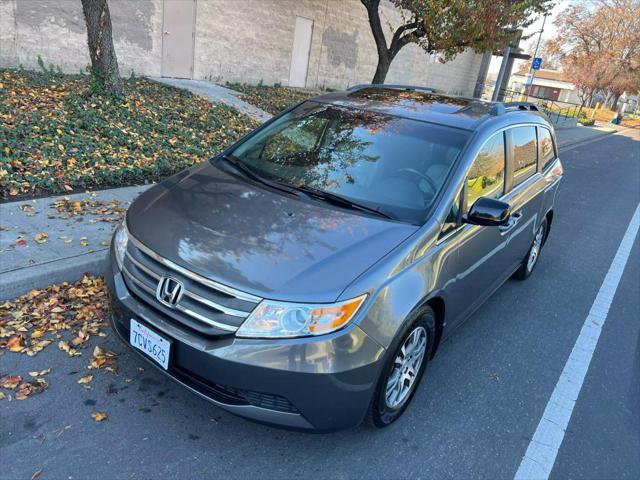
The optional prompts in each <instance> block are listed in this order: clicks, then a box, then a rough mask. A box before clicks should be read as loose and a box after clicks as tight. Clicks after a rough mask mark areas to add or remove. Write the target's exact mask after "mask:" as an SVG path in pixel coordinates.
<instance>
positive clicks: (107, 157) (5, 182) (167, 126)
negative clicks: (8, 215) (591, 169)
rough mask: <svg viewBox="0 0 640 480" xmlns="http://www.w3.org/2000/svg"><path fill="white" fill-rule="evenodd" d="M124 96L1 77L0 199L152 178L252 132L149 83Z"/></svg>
mask: <svg viewBox="0 0 640 480" xmlns="http://www.w3.org/2000/svg"><path fill="white" fill-rule="evenodd" d="M124 89H125V93H124V97H123V98H121V99H118V100H114V99H112V98H109V97H103V96H99V95H92V94H90V93H89V92H90V89H89V76H87V75H58V74H51V73H37V72H28V71H17V70H0V200H4V201H7V200H14V199H17V198H28V197H33V196H38V195H43V194H59V193H64V192H70V191H76V190H82V189H94V188H106V187H111V186H122V185H132V184H142V183H145V182H149V181H155V180H159V179H161V178H163V177H166V176H167V175H170V174H172V173H175V172H177V171H179V170H181V169H183V168H185V167H187V166H190V165H192V164H193V163H195V162H200V161H203V160H206V159H207V158H209V157H210V156H212V155H214V154H215V153H218V152H220V151H221V150H222V149H224V148H225V147H226V146H228V145H229V144H231V143H232V142H234V141H235V140H237V139H238V138H240V137H241V136H243V135H244V134H246V133H248V132H249V131H251V130H252V129H254V128H256V127H257V126H258V123H257V122H256V121H254V120H252V119H251V118H249V117H248V116H246V115H243V114H241V113H239V112H238V111H237V110H235V109H233V108H231V107H228V106H225V105H222V104H211V103H210V102H209V101H207V100H205V99H203V98H200V97H198V96H196V95H194V94H192V93H190V92H186V91H183V90H178V89H175V88H173V87H170V86H167V85H161V84H158V83H156V82H152V81H150V80H146V79H142V78H135V79H128V80H125V82H124Z"/></svg>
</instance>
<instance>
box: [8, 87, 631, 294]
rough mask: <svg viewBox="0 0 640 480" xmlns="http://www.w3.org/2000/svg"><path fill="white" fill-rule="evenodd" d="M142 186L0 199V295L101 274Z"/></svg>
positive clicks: (567, 136)
mask: <svg viewBox="0 0 640 480" xmlns="http://www.w3.org/2000/svg"><path fill="white" fill-rule="evenodd" d="M205 83H206V82H205ZM216 87H217V86H216ZM218 88H222V87H218ZM223 90H226V89H223ZM624 129H625V127H617V126H615V125H600V126H595V127H582V126H578V127H574V128H566V129H558V131H557V137H558V143H559V146H560V148H566V147H568V146H570V145H574V144H577V143H581V142H584V141H588V140H592V139H596V138H599V137H602V136H606V135H609V134H611V133H614V132H615V131H618V130H624ZM146 188H148V187H147V186H139V187H124V188H114V189H111V190H103V191H99V192H93V193H79V194H75V195H68V196H60V197H50V198H41V199H37V200H25V201H18V202H11V203H4V204H0V299H8V298H13V297H15V296H18V295H21V294H23V293H25V292H28V291H29V290H30V289H32V288H36V289H37V288H42V287H45V286H47V285H50V284H52V283H59V282H63V281H69V282H71V281H75V280H78V279H79V278H81V277H82V274H83V273H84V272H91V273H96V274H101V273H102V272H103V271H104V260H105V258H106V253H107V249H108V246H109V241H110V239H111V233H112V231H113V228H114V227H115V225H116V223H117V221H118V220H119V219H120V218H121V217H122V215H123V214H124V211H125V209H126V208H127V207H128V206H129V204H130V203H131V201H132V200H133V199H134V198H135V197H137V196H138V194H140V193H141V192H142V191H144V190H145V189H146Z"/></svg>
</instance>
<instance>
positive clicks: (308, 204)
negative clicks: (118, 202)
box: [127, 162, 418, 302]
mask: <svg viewBox="0 0 640 480" xmlns="http://www.w3.org/2000/svg"><path fill="white" fill-rule="evenodd" d="M127 225H128V228H129V231H130V232H131V234H132V235H133V236H134V237H136V238H137V239H138V240H139V241H140V242H142V243H143V244H144V245H146V246H147V247H149V248H151V249H152V250H154V251H155V252H156V253H158V254H160V255H161V256H163V257H165V258H167V259H169V260H171V261H173V262H175V263H177V264H179V265H181V266H183V267H185V268H187V269H189V270H191V271H193V272H196V273H198V274H200V275H203V276H205V277H207V278H210V279H212V280H215V281H217V282H219V283H222V284H225V285H228V286H230V287H233V288H236V289H238V290H242V291H245V292H247V293H251V294H254V295H257V296H260V297H263V298H271V299H278V300H289V301H300V302H332V301H335V300H336V299H337V298H338V296H339V295H340V293H341V292H342V291H343V290H344V289H345V288H346V287H347V286H348V285H349V283H351V282H352V281H353V280H354V279H355V278H356V277H357V276H359V275H360V274H362V273H363V272H364V271H365V270H366V269H367V268H368V267H370V266H371V265H373V264H374V263H375V262H376V261H377V260H379V259H380V258H381V257H382V256H384V255H385V254H386V253H388V252H389V251H390V250H392V249H393V248H394V247H395V246H396V245H398V244H399V243H400V242H402V241H403V240H404V239H406V238H407V237H408V236H410V235H411V234H412V233H414V232H415V231H416V230H417V228H418V227H416V226H413V225H407V224H402V223H398V222H393V221H387V220H385V219H378V218H375V217H370V216H365V215H359V214H356V213H353V214H352V213H351V212H348V211H344V210H338V209H335V208H333V207H332V206H330V205H324V204H319V203H317V202H315V201H311V200H304V199H300V198H296V197H293V196H290V195H288V194H286V193H280V192H277V191H272V190H270V189H268V188H263V187H262V186H257V185H254V184H253V183H250V182H248V181H246V180H244V179H241V178H238V177H236V176H234V175H231V174H230V173H227V172H225V171H223V170H221V169H220V168H218V167H217V166H215V165H214V164H212V163H210V162H205V163H204V164H202V165H199V166H197V167H193V168H191V169H188V170H185V171H183V172H181V173H179V174H177V175H175V176H173V177H171V178H169V179H167V180H165V181H164V182H162V183H160V184H158V185H156V186H154V187H152V188H150V189H149V190H147V191H146V192H144V193H143V194H142V195H140V197H138V198H137V199H136V200H135V201H134V202H133V204H132V205H131V207H130V208H129V211H128V213H127Z"/></svg>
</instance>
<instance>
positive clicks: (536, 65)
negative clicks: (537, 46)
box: [533, 57, 542, 70]
mask: <svg viewBox="0 0 640 480" xmlns="http://www.w3.org/2000/svg"><path fill="white" fill-rule="evenodd" d="M541 66H542V58H541V57H535V58H534V59H533V69H534V70H540V67H541Z"/></svg>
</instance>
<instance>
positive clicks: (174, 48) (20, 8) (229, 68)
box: [0, 0, 482, 96]
mask: <svg viewBox="0 0 640 480" xmlns="http://www.w3.org/2000/svg"><path fill="white" fill-rule="evenodd" d="M108 4H109V9H110V12H111V20H112V25H113V35H114V44H115V49H116V54H117V56H118V62H119V66H120V72H121V74H122V75H123V76H128V75H129V74H130V73H131V72H134V73H135V74H136V75H147V76H167V77H182V78H196V79H208V80H212V81H215V82H221V83H224V82H227V81H228V82H244V83H253V84H256V83H259V82H261V81H262V82H263V83H265V84H267V85H272V84H275V83H279V84H282V85H290V86H300V87H304V86H306V87H333V88H345V87H347V86H349V85H353V84H357V83H368V82H370V81H371V79H372V78H373V74H374V72H375V69H376V63H377V52H376V47H375V43H374V40H373V36H372V34H371V28H370V27H369V23H368V19H367V13H366V10H365V8H364V7H363V5H362V4H361V2H360V1H359V0H108ZM381 20H382V24H383V27H384V28H385V29H386V30H387V35H388V39H390V38H391V27H390V26H392V27H395V26H397V25H399V24H400V22H401V21H402V18H401V15H400V12H399V11H398V10H396V9H395V8H394V7H393V5H392V4H391V3H390V2H383V3H382V6H381ZM38 56H41V57H42V59H43V61H44V62H45V64H46V65H47V66H48V65H50V64H53V65H55V66H59V67H60V68H61V69H62V70H63V71H65V72H69V73H78V72H79V71H80V70H81V69H83V68H84V67H85V66H87V65H88V64H89V63H90V61H89V55H88V49H87V37H86V28H85V23H84V17H83V14H82V7H81V3H80V0H0V67H18V66H19V65H22V66H24V67H25V68H37V59H38ZM481 61H482V55H479V54H476V53H474V52H473V51H471V50H469V51H466V52H464V53H463V54H461V55H459V56H458V57H456V58H455V59H454V60H453V61H451V62H448V63H446V64H441V63H439V62H437V61H434V59H432V58H431V59H430V58H429V56H428V55H426V54H425V53H424V51H423V50H421V49H420V48H419V47H418V46H416V45H408V46H406V47H405V48H404V49H402V50H401V52H400V53H399V54H398V56H397V57H396V59H395V60H394V61H393V63H392V65H391V69H390V71H389V75H388V76H387V80H386V81H387V83H402V84H414V85H424V86H430V87H434V88H437V89H440V90H443V91H445V92H448V93H454V94H461V95H466V96H471V95H472V94H473V90H474V87H475V85H476V81H477V78H478V72H479V71H480V64H481Z"/></svg>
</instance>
